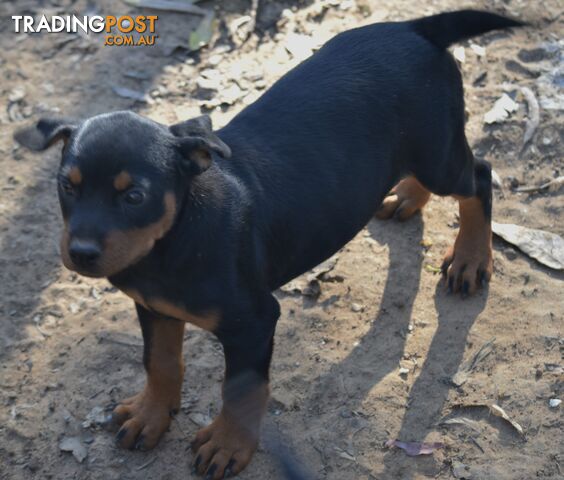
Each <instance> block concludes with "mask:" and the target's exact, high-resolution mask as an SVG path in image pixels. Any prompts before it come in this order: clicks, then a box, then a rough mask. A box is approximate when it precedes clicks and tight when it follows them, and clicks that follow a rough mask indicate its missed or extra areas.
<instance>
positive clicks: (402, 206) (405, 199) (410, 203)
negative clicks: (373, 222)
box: [375, 176, 431, 220]
mask: <svg viewBox="0 0 564 480" xmlns="http://www.w3.org/2000/svg"><path fill="white" fill-rule="evenodd" d="M430 197H431V192H429V190H427V189H426V188H425V187H424V186H423V185H421V183H419V181H418V180H417V179H416V178H415V177H413V176H411V177H407V178H404V179H403V180H402V181H401V182H399V183H398V184H397V185H396V186H395V187H394V188H392V190H391V191H390V193H389V194H388V196H387V197H386V198H384V201H383V202H382V205H381V206H380V208H379V209H378V211H377V212H376V214H375V215H376V218H379V219H380V220H387V219H388V218H392V217H395V218H397V219H398V220H407V219H408V218H409V217H411V216H412V215H413V214H415V213H416V212H417V211H418V210H421V209H422V208H423V207H424V206H425V204H426V203H427V202H428V201H429V198H430Z"/></svg>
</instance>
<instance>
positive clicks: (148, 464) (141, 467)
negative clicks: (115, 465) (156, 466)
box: [135, 455, 157, 471]
mask: <svg viewBox="0 0 564 480" xmlns="http://www.w3.org/2000/svg"><path fill="white" fill-rule="evenodd" d="M156 459H157V456H156V455H155V456H154V457H153V458H151V460H149V461H148V462H145V463H144V464H143V465H139V466H138V467H137V468H135V470H137V471H139V470H143V469H144V468H147V467H148V466H150V465H152V464H153V463H155V460H156Z"/></svg>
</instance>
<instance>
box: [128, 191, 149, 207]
mask: <svg viewBox="0 0 564 480" xmlns="http://www.w3.org/2000/svg"><path fill="white" fill-rule="evenodd" d="M123 199H124V200H125V201H126V202H127V203H129V204H130V205H140V204H141V203H143V201H144V200H145V193H144V192H142V191H141V190H128V191H127V192H125V193H124V194H123Z"/></svg>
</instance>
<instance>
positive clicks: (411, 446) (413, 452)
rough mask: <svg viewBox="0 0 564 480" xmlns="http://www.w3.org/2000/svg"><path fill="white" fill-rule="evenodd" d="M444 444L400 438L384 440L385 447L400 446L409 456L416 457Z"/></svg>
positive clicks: (429, 453) (431, 451) (442, 446)
mask: <svg viewBox="0 0 564 480" xmlns="http://www.w3.org/2000/svg"><path fill="white" fill-rule="evenodd" d="M444 446H445V445H444V443H441V442H431V443H426V442H402V441H400V440H388V441H387V442H386V447H388V448H391V447H397V448H401V449H402V450H404V451H405V453H406V454H407V455H409V456H410V457H416V456H417V455H431V454H432V453H433V452H434V451H435V450H438V449H439V448H444Z"/></svg>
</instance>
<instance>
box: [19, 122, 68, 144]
mask: <svg viewBox="0 0 564 480" xmlns="http://www.w3.org/2000/svg"><path fill="white" fill-rule="evenodd" d="M75 129H76V125H75V123H74V122H73V121H72V120H69V119H65V118H41V119H39V121H38V122H37V123H36V124H35V125H32V126H30V127H24V128H21V129H20V130H18V131H16V133H14V139H15V140H16V141H17V142H18V143H19V144H20V145H23V146H24V147H27V148H29V149H30V150H33V151H35V152H40V151H42V150H46V149H47V148H49V147H50V146H51V145H53V144H55V143H57V142H58V141H59V140H63V141H64V142H65V143H66V142H67V141H68V139H69V137H70V136H71V134H72V132H73V131H74V130H75Z"/></svg>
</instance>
